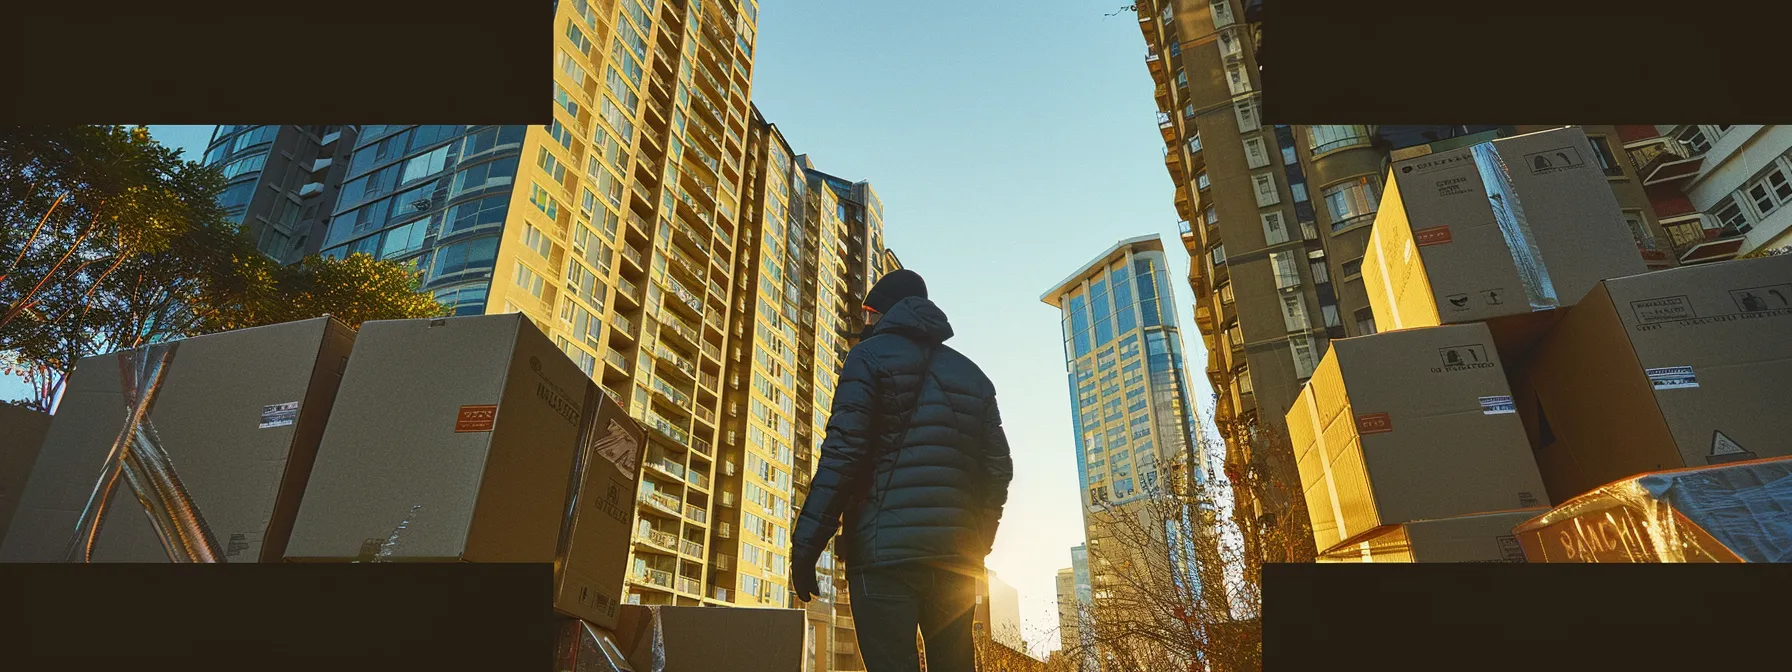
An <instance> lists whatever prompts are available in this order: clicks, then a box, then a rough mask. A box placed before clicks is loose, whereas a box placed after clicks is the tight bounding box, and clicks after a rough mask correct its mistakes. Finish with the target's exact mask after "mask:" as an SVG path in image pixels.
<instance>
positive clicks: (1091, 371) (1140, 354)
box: [1058, 245, 1205, 506]
mask: <svg viewBox="0 0 1792 672" xmlns="http://www.w3.org/2000/svg"><path fill="white" fill-rule="evenodd" d="M1168 271H1169V269H1168V266H1167V265H1166V263H1165V258H1164V254H1163V251H1162V249H1161V247H1157V246H1155V245H1153V246H1149V247H1147V246H1141V245H1135V246H1132V247H1129V248H1122V251H1121V252H1119V253H1116V254H1115V255H1110V257H1108V258H1107V260H1106V261H1105V262H1102V263H1100V264H1098V265H1097V266H1096V267H1095V268H1093V269H1091V270H1089V271H1087V272H1085V273H1084V274H1083V275H1081V276H1079V277H1078V278H1077V279H1075V280H1074V281H1072V282H1070V283H1067V284H1066V285H1064V286H1063V287H1061V288H1060V294H1059V297H1058V298H1059V303H1058V305H1059V306H1060V310H1061V311H1062V313H1063V327H1064V351H1065V358H1066V361H1067V362H1068V364H1069V367H1068V369H1069V377H1070V389H1071V395H1070V396H1071V409H1072V414H1073V416H1074V417H1075V418H1076V428H1077V432H1076V446H1077V457H1078V464H1077V476H1078V481H1079V484H1080V485H1081V487H1082V489H1083V493H1084V505H1085V506H1091V505H1094V504H1096V503H1112V504H1124V503H1126V502H1130V501H1133V500H1136V499H1138V498H1140V497H1143V496H1145V494H1146V493H1147V492H1148V491H1150V490H1151V489H1152V488H1154V487H1155V486H1157V485H1158V482H1159V479H1160V478H1161V475H1162V474H1163V470H1164V469H1168V468H1171V466H1172V465H1195V469H1194V473H1195V474H1196V478H1205V474H1203V473H1202V467H1203V466H1204V461H1203V460H1195V459H1192V458H1193V457H1194V454H1193V450H1194V442H1193V436H1194V429H1195V422H1194V414H1193V411H1192V408H1191V397H1190V396H1189V388H1188V382H1187V380H1186V376H1185V374H1184V372H1183V369H1182V344H1181V341H1182V336H1181V330H1180V328H1179V327H1178V325H1177V320H1176V308H1175V304H1174V301H1175V297H1174V293H1173V291H1172V289H1171V287H1172V286H1171V285H1170V284H1169V283H1170V278H1169V272H1168Z"/></svg>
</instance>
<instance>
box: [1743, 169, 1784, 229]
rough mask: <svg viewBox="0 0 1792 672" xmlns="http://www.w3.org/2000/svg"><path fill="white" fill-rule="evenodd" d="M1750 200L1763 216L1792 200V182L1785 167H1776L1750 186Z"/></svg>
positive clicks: (1756, 210) (1757, 211)
mask: <svg viewBox="0 0 1792 672" xmlns="http://www.w3.org/2000/svg"><path fill="white" fill-rule="evenodd" d="M1747 193H1748V200H1749V202H1750V203H1753V204H1754V206H1755V212H1756V213H1758V214H1760V215H1761V216H1762V217H1766V216H1767V215H1768V213H1771V212H1773V211H1775V210H1778V209H1779V208H1780V206H1782V205H1785V204H1786V203H1787V202H1788V201H1792V182H1788V181H1787V180H1786V170H1785V169H1784V168H1778V167H1776V168H1774V169H1773V170H1771V171H1768V173H1767V174H1766V175H1764V176H1762V177H1761V179H1759V180H1755V183H1754V184H1751V185H1749V187H1748V191H1747Z"/></svg>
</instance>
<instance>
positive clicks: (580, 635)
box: [554, 618, 651, 672]
mask: <svg viewBox="0 0 1792 672" xmlns="http://www.w3.org/2000/svg"><path fill="white" fill-rule="evenodd" d="M559 644H560V649H559V651H557V652H556V656H555V661H556V662H555V667H554V670H555V672H637V671H636V669H635V667H634V666H633V665H630V664H629V662H628V656H627V654H625V653H623V652H622V648H621V647H620V646H618V645H617V644H616V637H615V636H614V635H611V634H610V633H609V631H606V630H604V629H603V628H599V627H597V626H595V625H592V624H590V623H587V622H585V621H582V620H579V619H576V618H569V619H565V621H564V622H562V623H561V624H560V643H559ZM649 669H651V668H649Z"/></svg>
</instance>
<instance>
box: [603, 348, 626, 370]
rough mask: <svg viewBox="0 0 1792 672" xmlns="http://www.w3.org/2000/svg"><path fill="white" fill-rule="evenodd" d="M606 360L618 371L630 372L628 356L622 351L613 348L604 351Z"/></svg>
mask: <svg viewBox="0 0 1792 672" xmlns="http://www.w3.org/2000/svg"><path fill="white" fill-rule="evenodd" d="M604 361H605V362H607V363H609V365H610V366H614V367H616V370H617V371H621V372H623V373H628V372H629V368H628V358H626V357H623V356H622V353H620V352H616V351H615V350H611V351H609V352H606V353H604Z"/></svg>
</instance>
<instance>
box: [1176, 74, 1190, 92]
mask: <svg viewBox="0 0 1792 672" xmlns="http://www.w3.org/2000/svg"><path fill="white" fill-rule="evenodd" d="M1176 88H1179V89H1186V88H1188V73H1187V72H1184V71H1182V70H1177V71H1176Z"/></svg>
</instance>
